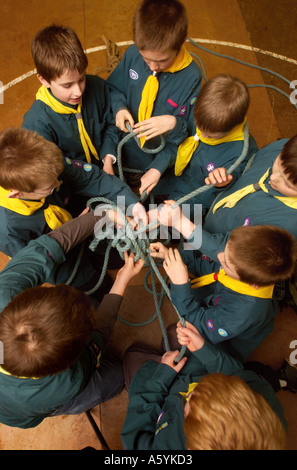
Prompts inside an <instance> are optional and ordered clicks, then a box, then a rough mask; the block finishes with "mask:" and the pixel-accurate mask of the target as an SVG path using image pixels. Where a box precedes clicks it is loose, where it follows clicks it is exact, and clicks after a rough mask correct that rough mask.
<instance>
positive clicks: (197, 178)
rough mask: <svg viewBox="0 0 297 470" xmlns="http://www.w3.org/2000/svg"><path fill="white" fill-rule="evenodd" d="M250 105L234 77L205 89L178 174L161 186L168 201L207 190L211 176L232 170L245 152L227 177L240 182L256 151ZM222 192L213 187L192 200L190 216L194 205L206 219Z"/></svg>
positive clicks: (181, 154)
mask: <svg viewBox="0 0 297 470" xmlns="http://www.w3.org/2000/svg"><path fill="white" fill-rule="evenodd" d="M249 102H250V97H249V91H248V88H247V86H246V84H245V83H244V82H242V81H241V80H239V79H238V78H236V77H232V76H231V75H227V74H219V75H216V76H215V77H213V78H211V79H210V80H209V81H208V82H206V84H205V85H203V87H202V88H201V91H200V93H199V95H198V98H197V100H196V103H195V105H194V110H193V119H191V121H192V120H194V123H192V122H191V125H192V127H193V128H194V129H193V130H192V129H191V132H193V135H192V136H191V137H188V138H187V139H186V140H185V141H184V142H183V143H182V144H180V146H179V148H178V152H177V157H176V162H175V167H174V173H175V174H174V175H172V176H170V177H168V178H166V179H165V181H164V182H163V181H161V183H160V186H161V187H162V191H163V192H164V194H169V196H168V199H173V200H175V201H177V200H178V199H179V198H181V197H183V196H185V195H187V194H189V193H191V192H192V191H194V190H196V189H198V188H199V187H201V186H204V185H205V179H206V178H207V177H208V175H209V173H210V172H213V171H214V170H215V169H216V168H220V167H225V168H227V169H228V168H230V167H231V166H232V165H233V164H235V162H236V161H237V159H238V158H239V157H240V156H241V155H242V152H243V150H244V151H245V156H244V158H242V159H241V162H240V164H238V165H237V166H236V168H234V170H233V171H232V175H229V176H228V183H230V181H233V183H234V182H235V181H236V180H237V179H238V177H239V176H240V174H241V173H242V172H243V170H244V167H245V165H246V163H247V161H248V160H249V159H250V157H251V156H252V155H253V154H254V153H256V151H257V145H256V142H255V141H254V139H253V137H252V136H251V135H250V134H249V132H247V130H246V127H247V126H248V123H247V119H246V115H247V111H248V107H249ZM156 190H157V191H158V190H159V186H158V187H157V188H156ZM219 191H221V189H220V188H216V187H215V186H212V187H210V188H209V189H208V190H207V191H204V192H201V193H200V194H197V195H196V196H194V197H192V198H191V199H189V200H188V201H187V204H190V205H191V215H192V216H193V212H194V205H195V204H202V206H203V207H202V211H203V214H204V215H205V214H206V212H207V210H208V209H209V207H210V205H211V203H212V201H213V200H214V198H215V197H216V196H217V194H218V192H219Z"/></svg>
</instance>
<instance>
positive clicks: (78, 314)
mask: <svg viewBox="0 0 297 470" xmlns="http://www.w3.org/2000/svg"><path fill="white" fill-rule="evenodd" d="M93 319H94V308H93V306H92V303H91V301H90V299H89V297H88V296H87V295H86V294H85V293H84V292H82V291H79V290H76V289H74V288H73V287H70V286H66V285H62V284H61V285H57V286H55V287H45V286H39V287H33V288H30V289H27V290H25V291H24V292H22V293H20V294H18V295H17V296H16V297H14V299H13V300H12V301H11V302H10V303H9V304H8V305H7V307H6V308H5V309H4V310H3V312H2V313H1V315H0V340H1V341H2V343H3V348H4V354H5V357H4V364H3V367H4V369H5V370H6V371H7V372H9V373H10V374H12V375H15V376H18V377H37V378H38V377H44V376H47V375H52V374H57V373H59V372H61V371H63V370H65V369H67V368H68V367H70V366H71V365H72V364H73V363H74V362H75V360H76V359H77V358H78V357H79V356H80V354H81V353H82V350H83V348H84V346H85V345H86V343H87V342H88V340H89V339H90V336H91V333H92V331H93Z"/></svg>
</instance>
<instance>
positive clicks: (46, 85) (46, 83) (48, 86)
mask: <svg viewBox="0 0 297 470" xmlns="http://www.w3.org/2000/svg"><path fill="white" fill-rule="evenodd" d="M37 78H38V80H39V81H40V83H42V85H44V86H45V87H46V88H50V87H51V84H50V83H49V82H47V81H46V79H45V78H43V76H42V75H40V73H38V74H37Z"/></svg>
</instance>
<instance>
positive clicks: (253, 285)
mask: <svg viewBox="0 0 297 470" xmlns="http://www.w3.org/2000/svg"><path fill="white" fill-rule="evenodd" d="M250 285H251V286H252V287H253V288H254V289H259V286H258V285H257V284H250Z"/></svg>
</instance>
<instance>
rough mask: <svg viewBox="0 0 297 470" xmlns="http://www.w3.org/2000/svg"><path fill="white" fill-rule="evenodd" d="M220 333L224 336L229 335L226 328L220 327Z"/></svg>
mask: <svg viewBox="0 0 297 470" xmlns="http://www.w3.org/2000/svg"><path fill="white" fill-rule="evenodd" d="M218 333H219V335H221V336H224V337H226V336H228V333H227V331H226V330H224V328H219V329H218Z"/></svg>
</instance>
